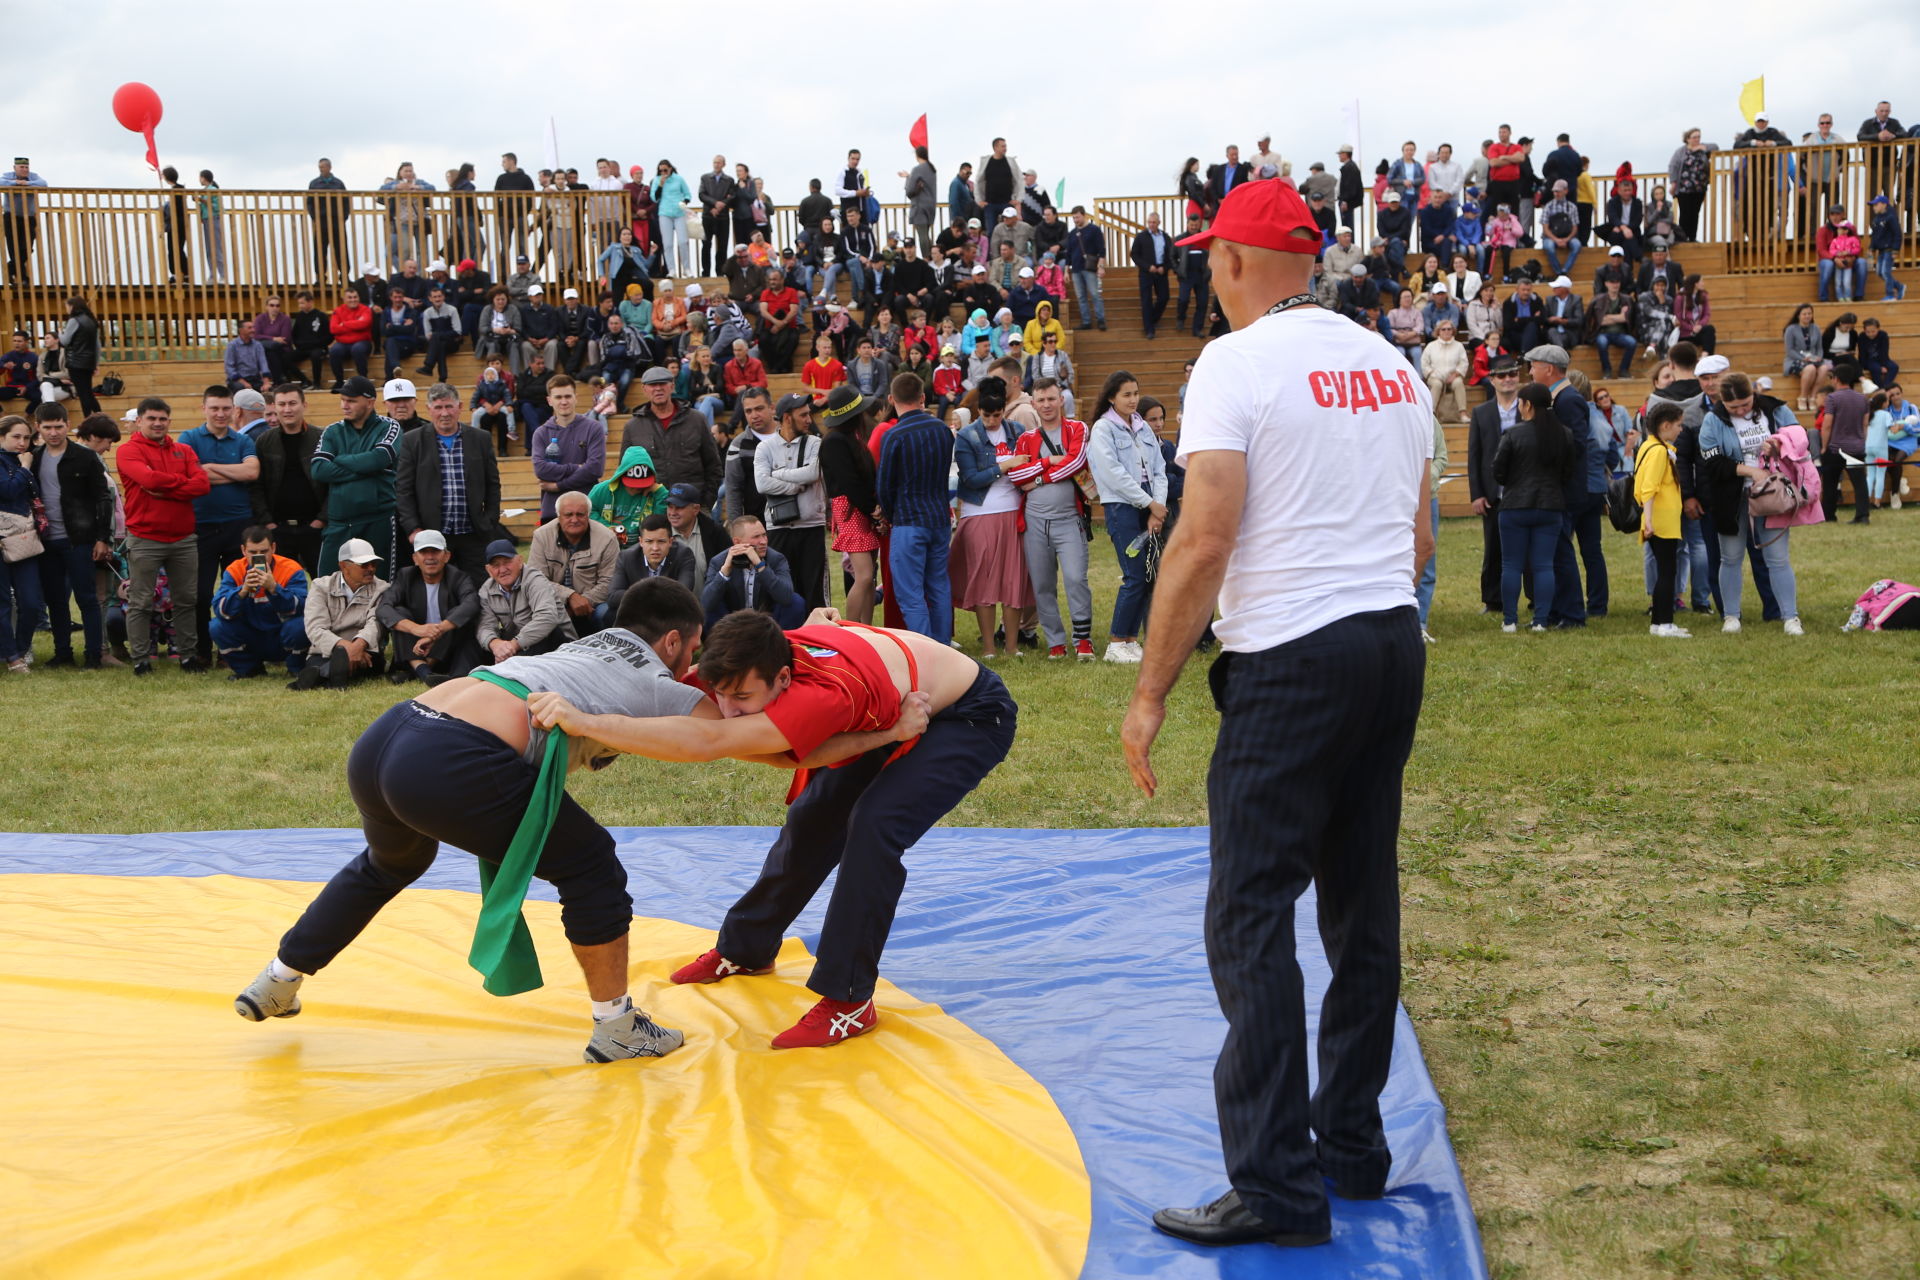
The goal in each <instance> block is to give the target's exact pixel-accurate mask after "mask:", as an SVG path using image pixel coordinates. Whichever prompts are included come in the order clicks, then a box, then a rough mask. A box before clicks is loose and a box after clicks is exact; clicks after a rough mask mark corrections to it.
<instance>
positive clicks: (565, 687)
mask: <svg viewBox="0 0 1920 1280" xmlns="http://www.w3.org/2000/svg"><path fill="white" fill-rule="evenodd" d="M492 670H493V671H494V673H495V674H497V675H502V676H505V677H507V678H508V679H510V680H518V681H519V682H520V683H521V684H523V685H525V686H527V689H528V690H529V691H530V692H533V693H541V692H548V693H557V694H559V695H560V696H561V697H563V698H565V699H566V700H567V701H568V702H571V703H572V704H573V705H574V706H576V707H578V708H580V710H582V711H584V712H585V713H587V714H588V715H594V716H602V715H614V716H637V717H646V716H684V715H690V714H692V712H693V709H694V707H695V706H696V705H697V704H698V703H699V701H700V699H701V698H702V697H703V696H705V695H703V694H702V693H701V692H700V691H699V690H698V689H696V688H694V687H693V686H692V685H685V684H681V683H680V682H679V681H678V680H675V679H674V678H673V672H671V671H669V670H668V669H667V664H666V663H664V662H662V661H660V659H659V657H658V656H657V655H655V653H654V652H653V648H652V646H651V645H649V644H648V643H647V642H646V641H645V640H642V639H641V638H640V637H639V636H637V635H635V634H633V632H631V631H625V630H622V629H620V628H618V627H610V628H608V629H607V630H605V631H600V632H596V633H595V634H593V635H590V636H588V637H587V638H586V639H584V640H575V641H573V642H572V643H570V644H563V645H561V646H560V647H559V648H558V649H555V650H554V651H553V652H552V653H544V654H539V655H536V656H521V657H513V658H508V659H507V660H506V661H505V662H499V663H495V664H494V666H493V667H492ZM528 730H529V731H528V733H527V750H526V753H525V759H526V760H527V762H528V763H529V764H534V765H537V764H539V763H540V761H541V760H542V759H544V758H545V756H546V751H547V731H546V730H545V729H541V728H538V727H535V726H534V725H532V723H531V722H529V724H528ZM571 746H572V751H571V753H570V755H569V758H568V760H567V770H568V772H572V771H573V770H575V769H578V768H581V767H582V766H585V767H586V768H589V769H603V768H605V767H606V766H607V765H609V764H612V763H613V761H614V760H616V759H617V758H618V757H619V754H620V753H619V752H617V751H612V750H609V749H608V748H606V747H603V746H601V745H600V744H599V743H597V742H593V741H591V740H589V739H586V738H575V739H574V740H573V742H572V744H571Z"/></svg>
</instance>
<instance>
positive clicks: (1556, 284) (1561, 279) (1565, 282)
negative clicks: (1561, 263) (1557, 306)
mask: <svg viewBox="0 0 1920 1280" xmlns="http://www.w3.org/2000/svg"><path fill="white" fill-rule="evenodd" d="M1547 288H1549V289H1571V288H1573V281H1571V280H1569V279H1568V278H1567V277H1565V276H1555V277H1554V278H1553V283H1552V284H1550V285H1548V286H1547Z"/></svg>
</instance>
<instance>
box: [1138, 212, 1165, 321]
mask: <svg viewBox="0 0 1920 1280" xmlns="http://www.w3.org/2000/svg"><path fill="white" fill-rule="evenodd" d="M1133 265H1134V269H1135V270H1136V271H1138V272H1139V273H1140V319H1141V332H1143V333H1145V334H1146V336H1147V337H1149V338H1151V337H1152V336H1153V331H1154V330H1155V329H1156V328H1158V327H1159V324H1160V317H1161V316H1162V315H1164V314H1165V313H1166V310H1167V276H1168V275H1169V274H1171V272H1172V268H1173V237H1172V236H1170V235H1168V234H1167V233H1166V232H1164V231H1162V230H1161V229H1160V215H1159V214H1157V213H1150V214H1148V215H1147V227H1146V230H1144V231H1142V232H1140V233H1139V234H1138V235H1136V236H1134V238H1133Z"/></svg>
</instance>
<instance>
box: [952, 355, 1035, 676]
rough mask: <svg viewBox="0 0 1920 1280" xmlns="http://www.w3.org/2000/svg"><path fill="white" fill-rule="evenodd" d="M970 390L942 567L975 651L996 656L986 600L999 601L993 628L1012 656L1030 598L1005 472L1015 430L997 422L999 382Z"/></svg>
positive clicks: (957, 441)
mask: <svg viewBox="0 0 1920 1280" xmlns="http://www.w3.org/2000/svg"><path fill="white" fill-rule="evenodd" d="M976 393H977V396H978V400H977V404H978V407H979V411H980V414H979V416H978V417H977V418H975V419H974V420H973V421H972V422H969V423H968V424H967V425H966V426H964V427H962V428H960V432H959V434H958V435H956V436H955V437H954V440H953V460H954V464H955V466H956V467H957V468H958V470H959V473H960V524H959V527H958V528H956V529H955V530H954V532H953V549H952V552H951V556H950V559H949V565H950V569H949V572H950V573H951V575H952V578H953V605H954V608H956V609H971V610H973V616H974V617H975V618H977V619H978V620H979V623H980V656H981V657H982V658H983V659H985V660H988V661H991V660H992V659H993V658H995V657H996V656H998V655H997V654H996V652H995V644H994V635H995V632H996V627H995V625H994V616H993V611H994V606H995V605H998V606H999V607H1000V624H1001V627H1003V628H1004V630H1003V631H1001V634H1002V635H1004V636H1005V637H1006V638H1007V639H1008V640H1010V641H1013V643H1010V644H1006V645H1004V646H1003V647H1004V648H1005V650H1006V652H1007V654H1008V656H1010V657H1019V656H1020V645H1019V643H1018V640H1017V638H1016V635H1017V631H1018V625H1019V620H1020V613H1021V611H1022V610H1024V609H1027V608H1029V607H1031V606H1032V604H1033V584H1032V583H1031V582H1030V581H1029V580H1028V578H1027V558H1026V553H1025V551H1024V550H1023V549H1022V545H1021V526H1022V521H1021V514H1020V506H1021V494H1020V490H1019V489H1018V488H1017V487H1016V486H1015V485H1014V484H1013V483H1012V482H1011V481H1009V480H1008V479H1007V472H1008V471H1010V470H1011V469H1013V468H1014V467H1016V466H1018V465H1020V463H1021V461H1022V459H1020V458H1019V457H1018V456H1017V455H1016V454H1015V453H1014V451H1013V446H1014V443H1015V442H1016V441H1017V440H1018V439H1019V437H1020V433H1019V431H1018V430H1017V429H1016V428H1015V427H1013V426H1011V425H1010V424H1008V423H1007V422H1006V421H1005V416H1006V408H1007V384H1006V383H1005V382H1003V381H1002V380H1001V379H999V378H982V379H981V380H980V383H979V385H978V387H977V388H976Z"/></svg>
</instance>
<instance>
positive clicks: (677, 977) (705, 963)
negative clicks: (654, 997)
mask: <svg viewBox="0 0 1920 1280" xmlns="http://www.w3.org/2000/svg"><path fill="white" fill-rule="evenodd" d="M772 972H773V966H772V965H768V966H767V967H766V968H764V969H748V968H746V967H744V966H742V965H737V964H735V963H734V962H733V961H731V960H729V959H727V958H726V957H725V956H723V955H721V954H720V949H719V948H718V947H716V948H714V949H713V950H712V951H709V952H707V953H706V954H705V955H703V956H701V957H700V958H699V959H698V960H695V961H692V962H691V963H689V964H684V965H681V966H680V967H679V968H678V969H675V970H674V971H673V980H674V981H675V982H676V983H678V984H680V985H681V986H685V985H686V984H687V983H689V982H718V981H720V979H722V978H731V977H733V976H734V975H735V974H739V975H741V976H743V977H748V978H751V977H753V976H754V975H755V974H761V973H772Z"/></svg>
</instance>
